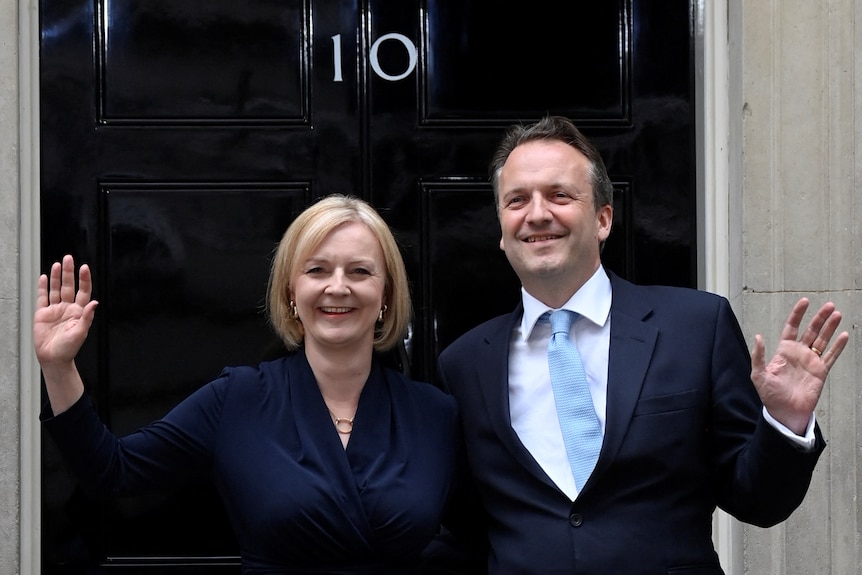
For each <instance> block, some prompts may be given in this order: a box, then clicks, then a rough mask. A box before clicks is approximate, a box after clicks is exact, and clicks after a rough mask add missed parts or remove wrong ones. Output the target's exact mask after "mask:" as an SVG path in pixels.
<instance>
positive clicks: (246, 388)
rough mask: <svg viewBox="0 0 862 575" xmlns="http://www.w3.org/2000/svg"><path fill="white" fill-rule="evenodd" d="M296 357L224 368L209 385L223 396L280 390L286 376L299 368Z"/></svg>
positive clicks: (287, 356)
mask: <svg viewBox="0 0 862 575" xmlns="http://www.w3.org/2000/svg"><path fill="white" fill-rule="evenodd" d="M296 355H297V354H295V353H292V354H289V355H286V356H284V357H280V358H278V359H274V360H271V361H265V362H262V363H259V364H257V365H232V366H226V367H224V368H222V371H221V373H220V374H219V376H218V378H217V379H216V380H215V381H213V382H212V384H211V385H213V386H214V387H215V388H216V389H217V390H218V391H220V392H221V393H223V394H227V393H230V394H232V395H236V394H241V393H243V392H245V393H254V394H259V393H261V392H268V391H269V390H273V389H282V388H284V387H285V386H284V382H285V380H286V379H287V378H288V375H289V374H291V373H294V372H295V371H296V370H299V369H300V368H301V363H300V362H299V361H298V359H297V357H296Z"/></svg>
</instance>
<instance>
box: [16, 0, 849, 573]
mask: <svg viewBox="0 0 862 575" xmlns="http://www.w3.org/2000/svg"><path fill="white" fill-rule="evenodd" d="M700 1H701V2H702V4H701V5H700V6H699V11H698V19H697V20H698V26H699V27H700V28H699V33H700V34H701V35H702V38H703V44H702V45H701V46H699V50H700V64H701V67H699V74H702V77H700V86H701V89H702V90H703V93H702V96H703V98H702V108H701V110H700V112H699V119H700V126H699V139H700V142H701V147H700V150H699V151H700V156H701V161H700V163H699V164H700V168H702V173H701V176H700V182H699V186H700V188H701V194H702V200H703V201H702V202H701V218H702V222H701V223H703V226H702V229H703V230H704V234H703V237H702V246H703V250H702V251H703V257H702V260H703V268H702V270H701V272H702V275H701V277H702V282H703V285H704V286H705V287H706V288H707V289H710V290H713V291H718V292H720V293H724V294H725V295H728V296H729V297H730V299H731V301H732V302H733V303H734V307H735V308H736V309H737V312H738V313H739V314H740V316H741V319H742V323H743V329H744V330H745V333H746V335H747V336H748V337H750V338H751V337H753V335H754V333H756V332H762V333H763V334H764V336H765V337H766V339H767V343H768V345H769V344H771V345H774V344H775V342H776V338H777V332H778V329H779V327H780V325H781V324H782V322H783V321H784V319H785V316H786V313H787V310H788V309H789V307H790V305H791V304H792V302H793V301H795V299H796V298H797V297H798V296H799V295H800V294H805V295H810V296H811V297H812V300H813V301H814V303H816V304H819V303H821V302H822V301H825V300H826V299H833V300H834V301H835V302H836V303H837V304H838V305H839V307H840V308H841V309H842V310H843V311H844V312H845V327H846V328H847V329H849V330H851V343H850V348H849V349H848V350H847V351H846V352H845V355H844V356H843V357H842V358H841V360H840V361H839V363H838V364H837V365H836V367H835V369H834V370H833V373H832V374H831V375H830V380H829V382H828V388H827V390H826V393H825V394H824V397H823V399H822V401H821V404H820V408H819V409H818V413H817V417H818V419H819V421H820V422H821V425H822V426H823V429H824V432H825V435H826V437H827V440H828V441H829V447H828V448H827V449H826V452H825V453H824V455H823V458H822V459H821V462H820V464H819V465H818V468H817V470H816V472H815V476H814V479H813V482H812V487H811V490H810V492H809V494H808V496H807V497H806V499H805V501H804V502H803V504H802V506H801V508H800V509H799V510H798V511H797V513H796V514H794V515H793V517H791V518H790V519H789V520H788V521H787V522H785V523H784V524H782V525H780V526H778V527H775V528H772V529H766V530H764V529H758V528H754V527H749V526H744V527H743V526H740V525H738V524H736V523H735V522H733V521H731V520H729V519H728V518H726V517H719V518H718V519H717V521H716V528H717V533H716V539H717V541H718V545H719V552H720V554H721V557H722V561H723V564H724V566H725V569H726V570H727V572H728V575H743V574H746V575H768V574H775V575H778V574H789V575H797V574H799V575H803V574H804V575H808V574H815V573H816V574H818V575H848V574H853V573H857V574H862V568H860V565H862V534H860V532H862V528H860V521H862V507H860V504H859V496H860V490H862V467H860V460H862V447H860V446H862V413H860V406H862V386H860V385H859V376H860V373H862V370H860V367H862V366H860V363H862V341H860V334H859V329H858V322H859V321H860V318H862V295H860V294H862V291H860V287H861V286H862V265H860V264H862V225H860V224H859V223H858V221H859V220H860V219H862V218H860V216H862V210H860V201H862V197H860V194H859V193H858V192H857V189H856V188H857V185H858V183H859V180H860V178H862V159H858V158H857V154H856V148H857V145H859V144H860V143H862V123H860V121H859V120H857V118H862V97H860V98H858V99H857V97H856V95H857V94H860V95H862V46H860V42H862V29H859V28H857V25H856V19H857V16H862V0H830V1H826V0H700ZM35 6H37V3H36V2H35V1H32V2H31V1H27V0H0V265H2V269H4V270H6V273H5V274H3V275H2V276H0V290H2V291H0V365H2V366H3V369H2V370H0V573H4V574H6V573H8V574H15V573H20V574H22V575H25V574H26V575H30V574H34V575H35V574H38V573H39V559H38V541H39V532H38V527H39V523H38V516H39V501H38V492H39V490H38V485H39V475H38V467H39V466H38V457H39V455H38V421H37V420H36V413H37V410H38V405H37V400H38V390H37V389H36V388H35V385H34V382H35V381H37V377H38V372H36V371H35V366H34V365H33V359H32V353H31V352H30V339H29V318H30V316H31V312H32V305H33V303H32V295H31V294H32V291H33V281H34V277H35V273H37V270H38V265H37V261H36V254H37V253H38V245H37V244H38V229H36V222H37V221H38V213H37V206H38V201H37V199H38V196H37V194H36V192H35V191H34V190H37V189H38V156H37V154H36V151H35V150H37V140H36V134H37V131H38V109H37V107H35V105H34V102H35V94H36V93H37V91H36V85H37V82H38V78H37V77H35V76H34V72H35V71H36V70H37V67H36V56H37V50H36V41H37V38H38V34H37V28H36V24H37V23H36V16H37V15H36V8H35ZM860 25H862V22H860ZM857 53H859V54H860V57H859V58H857V56H856V54H857ZM22 318H23V319H22ZM19 360H20V361H19Z"/></svg>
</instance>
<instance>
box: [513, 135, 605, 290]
mask: <svg viewBox="0 0 862 575" xmlns="http://www.w3.org/2000/svg"><path fill="white" fill-rule="evenodd" d="M498 198H499V200H498V201H499V212H500V228H501V230H502V237H501V239H500V248H501V249H502V250H503V251H505V252H506V257H507V258H508V259H509V263H510V264H511V265H512V268H513V269H514V270H515V272H516V273H517V274H518V277H519V278H520V279H521V283H522V284H523V286H524V288H525V289H526V290H527V291H528V292H530V293H531V294H533V295H534V296H536V297H538V298H539V299H542V294H546V293H562V292H566V293H569V295H571V294H572V293H574V292H575V291H577V289H578V288H580V287H581V286H582V285H583V284H584V282H586V281H587V280H588V279H589V278H590V276H592V274H593V273H594V272H595V271H596V269H597V268H598V266H599V263H600V257H599V252H600V250H599V242H601V241H604V240H605V239H606V238H607V237H608V234H609V233H610V230H611V222H612V220H613V209H612V208H611V206H609V205H604V206H602V207H601V208H599V209H598V211H597V210H596V208H595V205H594V202H593V189H592V185H591V183H590V162H589V160H588V159H587V157H586V156H584V155H583V154H582V153H581V152H579V151H578V150H576V149H575V148H573V147H572V146H569V145H568V144H565V143H563V142H560V141H555V140H536V141H531V142H528V143H526V144H522V145H520V146H518V147H517V148H515V149H514V150H513V151H512V153H511V154H510V155H509V158H508V159H507V160H506V163H505V164H504V165H503V169H502V170H501V172H500V177H499V180H498ZM543 301H544V300H543ZM545 303H549V304H550V303H551V302H547V301H546V302H545ZM562 303H564V302H560V303H559V305H562Z"/></svg>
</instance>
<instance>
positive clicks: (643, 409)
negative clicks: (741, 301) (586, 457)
mask: <svg viewBox="0 0 862 575" xmlns="http://www.w3.org/2000/svg"><path fill="white" fill-rule="evenodd" d="M609 275H610V276H611V286H612V297H613V302H612V305H611V319H610V321H611V337H610V354H609V368H608V389H607V422H606V432H605V437H604V443H603V445H602V450H601V454H600V456H599V460H598V463H597V466H596V468H595V471H594V472H593V474H592V476H591V477H590V479H589V481H588V482H587V483H586V485H585V486H584V489H583V490H582V492H581V494H580V495H579V496H578V498H577V500H576V501H575V502H574V503H573V502H571V501H570V500H569V499H568V497H567V496H566V495H565V494H564V493H563V492H561V491H560V490H559V488H557V486H556V485H555V484H554V483H553V482H552V481H551V480H550V479H549V478H548V476H547V475H546V474H545V472H544V471H543V470H542V468H541V467H540V466H539V464H538V463H537V462H536V461H535V459H534V458H533V457H532V455H531V454H530V453H529V452H528V451H527V449H526V448H525V447H524V446H523V444H522V443H521V442H520V440H519V438H518V436H517V434H516V433H515V431H514V430H513V429H512V426H511V422H510V417H509V404H508V386H507V362H508V355H509V343H510V338H511V334H512V330H513V328H514V327H515V326H516V324H517V322H519V321H520V318H521V313H522V310H521V309H520V307H519V309H517V310H515V311H514V312H513V313H511V314H508V315H504V316H500V317H497V318H495V319H492V320H490V321H488V322H486V323H484V324H482V325H480V326H478V327H476V328H475V329H473V330H471V331H470V332H468V333H466V334H465V335H464V336H462V337H461V338H459V339H458V340H457V341H456V342H454V343H453V344H452V345H451V346H449V347H448V348H447V349H446V350H444V352H443V353H442V354H441V356H440V361H439V369H440V378H441V382H442V384H443V386H444V387H446V388H448V390H449V391H450V392H452V393H453V394H454V395H455V396H456V398H457V400H458V402H459V405H460V408H461V414H462V422H463V433H464V441H465V445H466V450H467V458H468V465H469V469H470V472H471V474H472V476H473V479H474V480H475V483H476V487H477V489H478V493H479V497H478V500H479V501H480V502H481V506H482V508H483V509H484V513H485V514H486V515H487V528H488V541H489V543H490V553H489V556H488V569H489V572H490V573H491V574H492V575H517V574H521V573H534V574H537V575H538V574H541V575H554V574H563V573H565V574H572V573H577V574H595V575H617V574H618V575H637V574H650V575H655V574H664V573H673V574H674V575H695V574H697V575H707V574H719V573H722V571H721V568H720V566H719V562H718V558H717V555H716V553H715V551H714V548H713V543H712V531H711V529H712V515H713V511H714V510H715V508H716V506H718V507H721V508H722V509H724V510H725V511H727V512H729V513H730V514H732V515H733V516H735V517H737V518H738V519H740V520H742V521H745V522H748V523H752V524H755V525H759V526H770V525H773V524H775V523H778V522H780V521H782V520H784V519H786V518H787V517H788V516H789V515H790V513H791V512H792V511H793V510H794V509H795V508H796V507H797V506H798V505H799V504H800V503H801V501H802V499H803V498H804V496H805V493H806V491H807V489H808V485H809V482H810V479H811V474H812V472H813V469H814V466H815V463H816V462H817V459H818V456H819V454H820V452H821V451H822V450H823V448H824V447H825V443H824V441H823V438H822V436H821V435H820V431H819V429H817V430H816V432H815V433H816V438H817V442H816V447H815V449H814V450H813V451H810V452H806V451H804V450H802V449H800V448H799V447H797V446H795V445H794V444H793V443H792V442H790V441H789V440H787V439H786V438H784V437H782V436H781V435H780V433H779V432H778V431H777V430H775V429H774V428H773V427H771V426H770V425H769V424H768V423H767V422H766V421H765V420H764V418H763V416H762V404H761V402H760V399H759V397H758V395H757V393H756V390H755V388H754V385H753V383H752V382H751V379H750V377H751V373H750V372H751V363H750V355H749V352H748V349H747V346H746V342H745V340H744V338H743V336H742V333H741V330H740V328H739V325H738V322H737V320H736V318H735V316H734V314H733V312H732V310H731V308H730V305H729V303H728V302H727V300H726V299H724V298H722V297H719V296H716V295H714V294H709V293H706V292H701V291H696V290H691V289H685V288H671V287H657V286H650V287H647V286H635V285H633V284H631V283H629V282H627V281H625V280H622V279H620V278H618V277H616V276H614V275H612V274H609ZM462 511H463V513H464V514H465V515H466V514H468V513H469V514H471V515H472V514H475V513H476V510H468V509H467V508H466V506H465V507H462ZM452 525H454V526H457V522H455V523H453V524H452Z"/></svg>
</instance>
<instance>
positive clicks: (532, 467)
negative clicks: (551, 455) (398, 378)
mask: <svg viewBox="0 0 862 575" xmlns="http://www.w3.org/2000/svg"><path fill="white" fill-rule="evenodd" d="M522 313H523V307H522V306H521V305H520V304H519V305H518V308H517V309H516V310H515V311H514V312H512V313H511V314H509V315H508V316H504V317H503V318H501V319H500V321H499V323H496V324H494V325H493V326H491V329H489V330H487V331H486V333H485V334H484V344H485V345H484V347H482V348H481V349H479V350H478V354H477V356H476V358H475V359H476V361H475V366H476V372H477V374H478V381H479V389H480V390H481V395H482V399H483V400H484V405H485V408H486V410H487V413H486V415H487V417H488V420H489V421H490V423H491V426H492V427H493V428H494V431H495V432H496V433H497V435H498V436H499V438H500V441H501V443H502V444H503V445H505V446H506V448H507V449H508V450H509V452H510V453H511V454H512V457H514V458H515V460H516V461H517V462H518V463H519V464H521V465H522V466H523V467H524V468H526V469H527V470H528V471H529V472H530V473H532V474H533V475H535V476H536V478H538V479H539V480H541V481H542V482H544V483H546V484H548V485H549V486H551V487H553V488H554V489H558V487H557V486H556V484H555V483H554V482H553V481H551V479H550V478H549V477H548V475H547V474H546V473H545V471H544V470H543V469H542V467H541V466H540V465H539V464H538V462H537V461H536V460H535V459H534V458H533V456H532V454H530V452H529V451H528V450H527V448H526V447H524V444H523V443H521V439H520V438H519V437H518V434H517V433H515V430H514V429H513V428H512V418H511V414H510V412H509V379H508V373H509V342H510V339H511V337H512V330H513V329H514V328H515V326H516V324H517V322H519V321H521V315H522Z"/></svg>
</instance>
